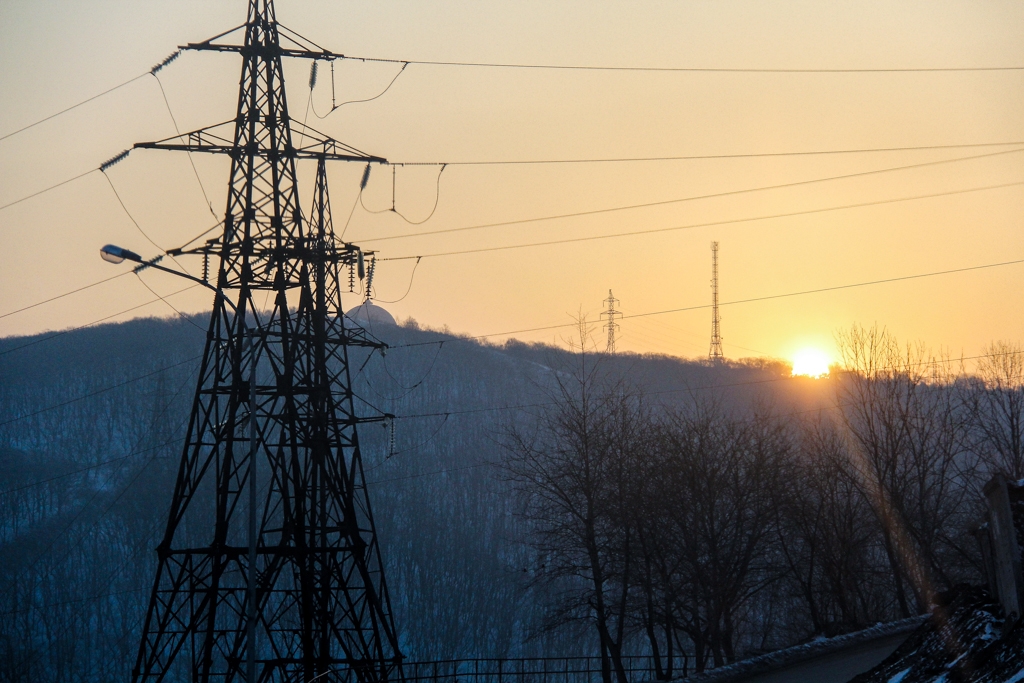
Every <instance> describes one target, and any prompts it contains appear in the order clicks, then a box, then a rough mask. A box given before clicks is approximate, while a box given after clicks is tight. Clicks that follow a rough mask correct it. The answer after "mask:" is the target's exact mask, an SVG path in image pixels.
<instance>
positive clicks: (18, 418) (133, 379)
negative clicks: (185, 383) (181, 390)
mask: <svg viewBox="0 0 1024 683" xmlns="http://www.w3.org/2000/svg"><path fill="white" fill-rule="evenodd" d="M200 358H202V356H201V355H200V356H192V357H191V358H186V359H185V360H182V361H178V362H177V363H172V364H170V365H165V366H163V367H161V368H158V369H156V370H153V371H152V372H147V373H145V374H143V375H138V376H136V377H130V378H128V379H126V380H124V381H122V382H118V383H117V384H112V385H109V386H106V387H103V388H101V389H97V390H95V391H90V392H89V393H87V394H82V395H80V396H76V397H75V398H69V399H67V400H66V401H61V402H60V403H54V404H51V405H48V406H45V407H43V408H39V409H37V410H34V411H32V412H30V413H24V414H22V415H17V416H15V417H12V418H8V419H7V420H4V421H3V422H0V427H4V426H6V425H9V424H13V423H15V422H19V421H21V420H27V419H28V418H30V417H35V416H36V415H42V414H43V413H47V412H49V411H51V410H56V409H57V408H63V407H65V406H69V405H71V404H72V403H78V402H79V401H84V400H85V399H87V398H92V397H94V396H99V395H100V394H105V393H107V392H108V391H113V390H114V389H120V388H121V387H124V386H127V385H129V384H132V383H134V382H139V381H142V380H144V379H146V378H147V377H152V376H153V375H158V374H160V373H161V372H164V371H166V370H170V369H171V368H176V367H179V366H182V365H185V364H186V363H194V362H195V361H197V360H199V359H200Z"/></svg>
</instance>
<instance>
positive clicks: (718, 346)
mask: <svg viewBox="0 0 1024 683" xmlns="http://www.w3.org/2000/svg"><path fill="white" fill-rule="evenodd" d="M724 359H725V354H724V353H722V317H721V316H720V315H719V314H718V242H712V243H711V350H710V351H709V352H708V360H710V361H711V362H712V363H721V362H722V361H723V360H724Z"/></svg>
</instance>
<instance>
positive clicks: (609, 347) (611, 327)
mask: <svg viewBox="0 0 1024 683" xmlns="http://www.w3.org/2000/svg"><path fill="white" fill-rule="evenodd" d="M603 303H604V304H605V305H606V306H607V308H605V310H604V311H602V312H601V318H606V319H607V320H608V322H606V323H605V324H604V329H605V330H607V332H608V342H607V343H606V345H605V347H604V350H605V352H606V353H615V334H616V333H617V332H618V331H619V324H618V323H617V322H615V321H616V320H617V319H619V318H621V317H622V312H621V311H618V310H616V308H615V305H616V304H617V303H619V300H618V299H616V298H615V297H614V296H612V290H610V289H609V290H608V298H607V299H605V300H604V302H603Z"/></svg>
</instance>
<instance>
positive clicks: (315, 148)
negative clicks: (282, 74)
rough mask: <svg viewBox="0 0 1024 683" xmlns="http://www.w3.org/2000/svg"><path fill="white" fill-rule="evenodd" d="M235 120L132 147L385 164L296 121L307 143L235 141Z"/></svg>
mask: <svg viewBox="0 0 1024 683" xmlns="http://www.w3.org/2000/svg"><path fill="white" fill-rule="evenodd" d="M239 123H243V124H244V122H238V121H225V122H223V123H218V124H216V125H213V126H208V127H206V128H200V129H199V130H194V131H190V132H188V133H182V134H181V135H175V136H173V137H169V138H165V139H163V140H157V141H155V142H136V143H135V148H136V149H165V150H172V151H179V152H204V153H208V154H227V155H229V156H230V157H232V158H233V159H242V158H245V157H249V156H251V157H254V158H260V159H269V160H271V161H275V160H277V159H282V158H284V159H313V160H319V159H321V158H324V159H326V160H327V161H359V162H364V163H371V164H386V163H388V160H387V159H385V158H383V157H378V156H374V155H372V154H367V153H366V152H363V151H360V150H358V149H356V148H355V147H352V146H351V145H346V144H345V143H343V142H338V141H337V140H335V139H334V138H331V137H328V136H327V135H324V134H323V133H320V132H319V131H317V130H315V129H313V128H311V127H309V126H302V125H300V124H298V123H297V122H290V123H291V125H292V127H293V129H294V130H295V131H296V132H299V133H300V134H301V137H302V139H303V140H304V141H306V140H308V143H306V144H303V145H302V146H301V147H294V146H292V145H288V146H287V147H285V148H284V149H276V148H273V147H265V146H263V145H260V144H259V143H258V142H256V141H252V142H249V143H246V144H238V143H237V142H235V141H234V140H233V139H232V137H233V136H232V129H233V128H234V127H235V126H236V125H238V124H239Z"/></svg>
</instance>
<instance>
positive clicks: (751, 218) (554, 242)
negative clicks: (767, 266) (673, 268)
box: [380, 181, 1024, 261]
mask: <svg viewBox="0 0 1024 683" xmlns="http://www.w3.org/2000/svg"><path fill="white" fill-rule="evenodd" d="M1021 185H1024V181H1014V182H1010V183H999V184H995V185H983V186H981V187H971V188H966V189H962V190H947V191H944V192H932V193H929V194H921V195H914V196H910V197H896V198H893V199H879V200H874V201H870V202H856V203H853V204H842V205H839V206H827V207H822V208H818V209H805V210H802V211H787V212H784V213H774V214H764V215H761V216H749V217H746V218H732V219H728V220H720V221H707V222H703V223H691V224H688V225H675V226H670V227H666V228H649V229H647V230H630V231H627V232H617V233H611V234H606V235H588V236H584V237H567V238H563V239H557V240H547V241H543V242H528V243H525V244H507V245H502V246H495V247H478V248H475V249H457V250H452V251H441V252H434V253H432V254H410V255H408V256H388V257H386V258H382V259H380V260H381V261H402V260H410V259H418V258H439V257H444V256H461V255H464V254H482V253H486V252H493V251H507V250H510V249H527V248H531V247H548V246H553V245H558V244H570V243H574V242H593V241H596V240H606V239H613V238H619V237H632V236H635V235H653V234H658V233H666V232H677V231H680V230H692V229H695V228H707V227H714V226H721V225H735V224H738V223H752V222H756V221H766V220H773V219H778V218H793V217H795V216H809V215H813V214H819V213H827V212H830V211H844V210H847V209H860V208H864V207H869V206H883V205H886V204H896V203H899V202H910V201H918V200H921V199H934V198H936V197H949V196H954V195H961V194H969V193H971V192H984V191H988V190H999V189H1005V188H1009V187H1019V186H1021Z"/></svg>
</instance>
